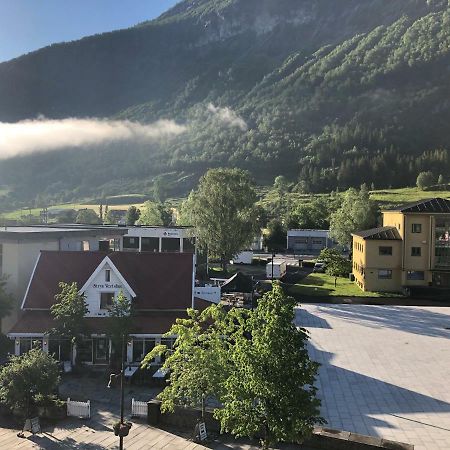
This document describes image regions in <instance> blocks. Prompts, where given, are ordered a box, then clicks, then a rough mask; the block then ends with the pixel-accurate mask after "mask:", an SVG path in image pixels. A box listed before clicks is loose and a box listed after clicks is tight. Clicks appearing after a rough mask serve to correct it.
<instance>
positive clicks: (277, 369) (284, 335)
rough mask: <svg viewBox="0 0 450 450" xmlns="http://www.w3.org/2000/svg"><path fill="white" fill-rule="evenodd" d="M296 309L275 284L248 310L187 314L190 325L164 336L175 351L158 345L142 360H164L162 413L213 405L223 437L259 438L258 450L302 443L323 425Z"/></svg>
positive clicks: (312, 367) (184, 322) (180, 323)
mask: <svg viewBox="0 0 450 450" xmlns="http://www.w3.org/2000/svg"><path fill="white" fill-rule="evenodd" d="M295 305H296V302H295V300H294V299H293V298H291V297H286V296H285V295H284V293H283V290H282V289H281V287H280V286H279V285H278V284H276V283H275V284H274V286H273V289H272V291H271V292H269V293H267V294H265V295H264V297H263V298H262V299H261V300H260V301H259V302H258V306H257V307H256V309H255V310H253V311H248V310H244V309H242V308H232V309H231V310H230V311H229V312H226V311H224V310H223V309H222V308H221V307H220V306H211V307H210V308H208V309H206V310H205V311H203V312H202V313H198V312H196V311H193V310H189V318H188V319H178V321H177V323H176V325H174V326H173V327H172V328H171V330H170V331H169V332H168V333H167V335H176V336H177V339H176V341H175V344H174V348H173V349H167V348H166V347H164V346H159V347H157V348H155V349H154V350H153V351H152V352H151V353H149V354H148V355H147V356H146V358H145V359H144V361H143V365H144V366H146V365H148V364H149V363H150V362H151V361H152V359H153V358H154V357H155V356H156V355H158V354H161V353H167V354H168V357H167V358H166V360H165V363H164V366H163V367H164V368H165V369H167V370H169V371H170V378H169V384H168V386H167V387H166V388H165V389H164V391H163V392H162V393H161V394H160V395H159V398H160V399H161V400H162V410H163V411H171V410H173V408H174V406H175V405H190V406H200V404H203V403H204V400H205V398H209V399H215V400H217V401H218V402H219V403H220V405H221V406H220V407H217V408H216V409H215V411H214V415H215V417H216V418H218V419H219V420H220V423H221V427H222V431H227V432H230V433H232V434H233V435H235V436H250V437H260V438H261V440H262V444H263V446H264V448H268V446H269V445H271V444H273V443H276V442H278V441H289V442H299V441H301V440H302V439H303V438H304V437H305V436H308V435H309V434H310V433H311V431H312V428H313V426H314V424H316V423H320V422H321V421H322V419H321V418H320V416H319V407H320V401H319V400H318V399H317V398H316V388H315V387H314V381H315V376H316V373H317V369H318V364H317V363H315V362H313V361H311V360H310V359H309V355H308V351H307V347H306V343H307V340H308V333H307V332H306V330H304V329H302V328H297V327H296V325H295V324H294V316H295V314H294V307H295ZM216 404H217V402H216Z"/></svg>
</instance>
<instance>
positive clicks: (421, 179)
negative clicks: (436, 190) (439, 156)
mask: <svg viewBox="0 0 450 450" xmlns="http://www.w3.org/2000/svg"><path fill="white" fill-rule="evenodd" d="M435 182H436V178H435V177H434V175H433V172H430V171H428V172H420V173H419V175H417V180H416V185H417V187H418V188H419V189H420V190H421V191H424V190H425V188H427V187H428V186H432V185H433V184H434V183H435Z"/></svg>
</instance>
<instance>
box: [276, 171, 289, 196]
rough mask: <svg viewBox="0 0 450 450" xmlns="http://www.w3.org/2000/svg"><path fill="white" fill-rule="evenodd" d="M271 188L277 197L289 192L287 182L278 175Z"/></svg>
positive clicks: (283, 177)
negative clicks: (276, 193)
mask: <svg viewBox="0 0 450 450" xmlns="http://www.w3.org/2000/svg"><path fill="white" fill-rule="evenodd" d="M273 188H274V189H275V190H276V191H277V192H278V195H279V196H280V197H281V196H283V195H284V194H286V193H287V192H288V191H289V182H288V180H287V179H286V177H285V176H283V175H278V176H277V177H276V178H275V180H274V182H273Z"/></svg>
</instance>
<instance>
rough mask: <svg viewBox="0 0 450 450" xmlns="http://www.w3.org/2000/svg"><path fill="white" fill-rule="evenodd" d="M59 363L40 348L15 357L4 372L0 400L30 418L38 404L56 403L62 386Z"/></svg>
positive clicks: (1, 374)
mask: <svg viewBox="0 0 450 450" xmlns="http://www.w3.org/2000/svg"><path fill="white" fill-rule="evenodd" d="M59 381H60V378H59V367H58V362H57V361H55V360H54V359H53V358H52V357H51V356H50V355H48V354H47V353H45V352H43V351H42V350H41V349H39V348H33V349H31V350H30V351H28V352H27V353H24V354H23V355H21V356H12V357H11V359H10V362H9V364H7V365H6V366H4V367H3V368H2V369H1V370H0V400H1V401H2V403H4V404H6V405H7V406H9V407H10V408H11V410H15V411H19V412H20V413H21V414H22V415H24V416H28V414H29V411H30V408H31V407H32V406H33V405H34V404H35V403H38V402H39V403H41V402H51V401H53V400H55V392H56V389H57V386H58V384H59Z"/></svg>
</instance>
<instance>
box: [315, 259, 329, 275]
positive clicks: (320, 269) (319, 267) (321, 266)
mask: <svg viewBox="0 0 450 450" xmlns="http://www.w3.org/2000/svg"><path fill="white" fill-rule="evenodd" d="M326 269H327V265H326V264H325V261H317V262H316V263H315V264H314V268H313V272H317V273H325V270H326Z"/></svg>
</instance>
